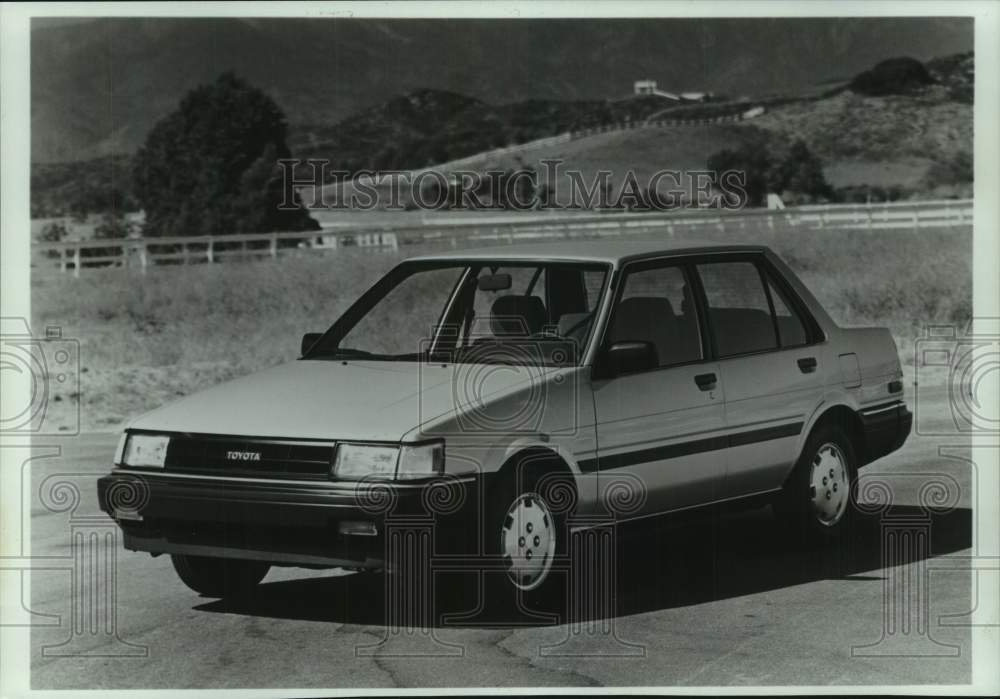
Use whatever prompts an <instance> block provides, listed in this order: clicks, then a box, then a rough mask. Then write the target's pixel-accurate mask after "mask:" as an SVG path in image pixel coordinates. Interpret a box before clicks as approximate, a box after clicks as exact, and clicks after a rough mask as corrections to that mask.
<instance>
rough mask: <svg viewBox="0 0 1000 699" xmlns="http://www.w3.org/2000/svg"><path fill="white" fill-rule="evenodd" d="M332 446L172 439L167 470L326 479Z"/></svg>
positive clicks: (304, 443) (244, 475)
mask: <svg viewBox="0 0 1000 699" xmlns="http://www.w3.org/2000/svg"><path fill="white" fill-rule="evenodd" d="M334 450H335V447H334V445H333V444H332V443H310V442H295V441H286V440H278V439H273V440H272V439H241V438H239V437H214V436H213V437H206V436H174V437H171V438H170V445H169V446H168V447H167V458H166V464H165V466H166V469H167V470H168V471H180V472H184V473H196V474H204V475H226V476H240V477H247V478H296V479H303V478H304V479H316V480H319V479H326V478H329V475H330V468H331V466H332V465H333V456H334Z"/></svg>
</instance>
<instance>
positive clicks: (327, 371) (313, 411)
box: [129, 360, 568, 441]
mask: <svg viewBox="0 0 1000 699" xmlns="http://www.w3.org/2000/svg"><path fill="white" fill-rule="evenodd" d="M566 371H568V370H567V369H560V368H544V367H537V366H533V367H508V366H488V367H484V366H483V365H478V366H476V365H454V364H451V365H440V364H421V363H415V362H365V361H350V362H341V361H323V360H298V361H294V362H290V363H288V364H282V365H279V366H276V367H273V368H271V369H267V370H264V371H261V372H258V373H256V374H251V375H249V376H245V377H243V378H239V379H236V380H234V381H229V382H226V383H223V384H219V385H218V386H214V387H213V388H209V389H207V390H205V391H201V392H199V393H195V394H192V395H190V396H188V397H186V398H183V399H181V400H179V401H176V402H174V403H171V404H169V405H166V406H164V407H162V408H158V409H156V410H153V411H151V412H149V413H146V414H145V415H143V416H141V417H139V418H137V419H136V420H134V421H132V423H131V424H129V428H130V429H142V430H153V431H163V432H191V433H202V434H225V435H239V436H257V437H285V438H301V439H358V440H374V441H382V440H385V441H398V440H400V439H402V438H403V437H404V435H406V434H407V433H408V432H411V431H413V430H414V429H417V428H420V427H421V425H426V424H427V423H428V422H431V421H433V420H435V419H437V418H440V417H442V416H446V415H451V414H454V413H456V412H457V411H461V410H463V409H468V408H469V407H475V408H476V409H479V408H481V407H482V406H483V405H486V404H488V403H490V402H492V401H494V400H498V399H500V398H503V397H505V396H508V395H510V394H512V393H513V392H516V391H518V390H520V389H522V388H526V387H530V386H531V385H532V384H537V383H539V382H545V381H548V380H550V379H551V378H553V377H554V376H555V375H557V374H560V373H564V372H566Z"/></svg>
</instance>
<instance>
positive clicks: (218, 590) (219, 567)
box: [170, 554, 271, 597]
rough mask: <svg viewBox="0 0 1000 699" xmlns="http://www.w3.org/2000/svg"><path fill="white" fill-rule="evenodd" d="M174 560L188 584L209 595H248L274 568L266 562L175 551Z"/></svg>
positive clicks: (193, 588) (178, 572)
mask: <svg viewBox="0 0 1000 699" xmlns="http://www.w3.org/2000/svg"><path fill="white" fill-rule="evenodd" d="M170 560H171V562H172V563H173V564H174V570H175V571H177V575H178V576H180V579H181V580H182V581H183V582H184V584H185V585H187V586H188V587H190V588H191V589H192V590H194V591H195V592H198V593H200V594H203V595H207V596H208V597H245V596H248V595H250V594H251V593H252V592H253V590H254V588H255V587H256V586H257V584H258V583H259V582H260V581H261V580H263V579H264V576H265V575H267V571H268V570H270V568H271V566H270V564H269V563H264V562H262V561H244V560H238V559H231V558H208V557H205V556H186V555H182V554H173V555H171V556H170Z"/></svg>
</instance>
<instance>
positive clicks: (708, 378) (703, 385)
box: [694, 374, 718, 391]
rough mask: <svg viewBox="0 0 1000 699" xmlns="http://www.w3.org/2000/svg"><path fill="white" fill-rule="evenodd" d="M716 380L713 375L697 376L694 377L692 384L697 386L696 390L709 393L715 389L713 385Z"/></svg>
mask: <svg viewBox="0 0 1000 699" xmlns="http://www.w3.org/2000/svg"><path fill="white" fill-rule="evenodd" d="M717 381H718V379H717V378H716V377H715V374H698V375H697V376H695V377H694V382H695V383H696V384H698V388H700V389H701V390H702V391H711V390H712V389H713V388H715V384H716V382H717Z"/></svg>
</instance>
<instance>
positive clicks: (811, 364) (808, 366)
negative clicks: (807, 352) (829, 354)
mask: <svg viewBox="0 0 1000 699" xmlns="http://www.w3.org/2000/svg"><path fill="white" fill-rule="evenodd" d="M798 364H799V371H801V372H802V373H803V374H811V373H812V372H814V371H816V357H803V358H802V359H800V360H799V362H798Z"/></svg>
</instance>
